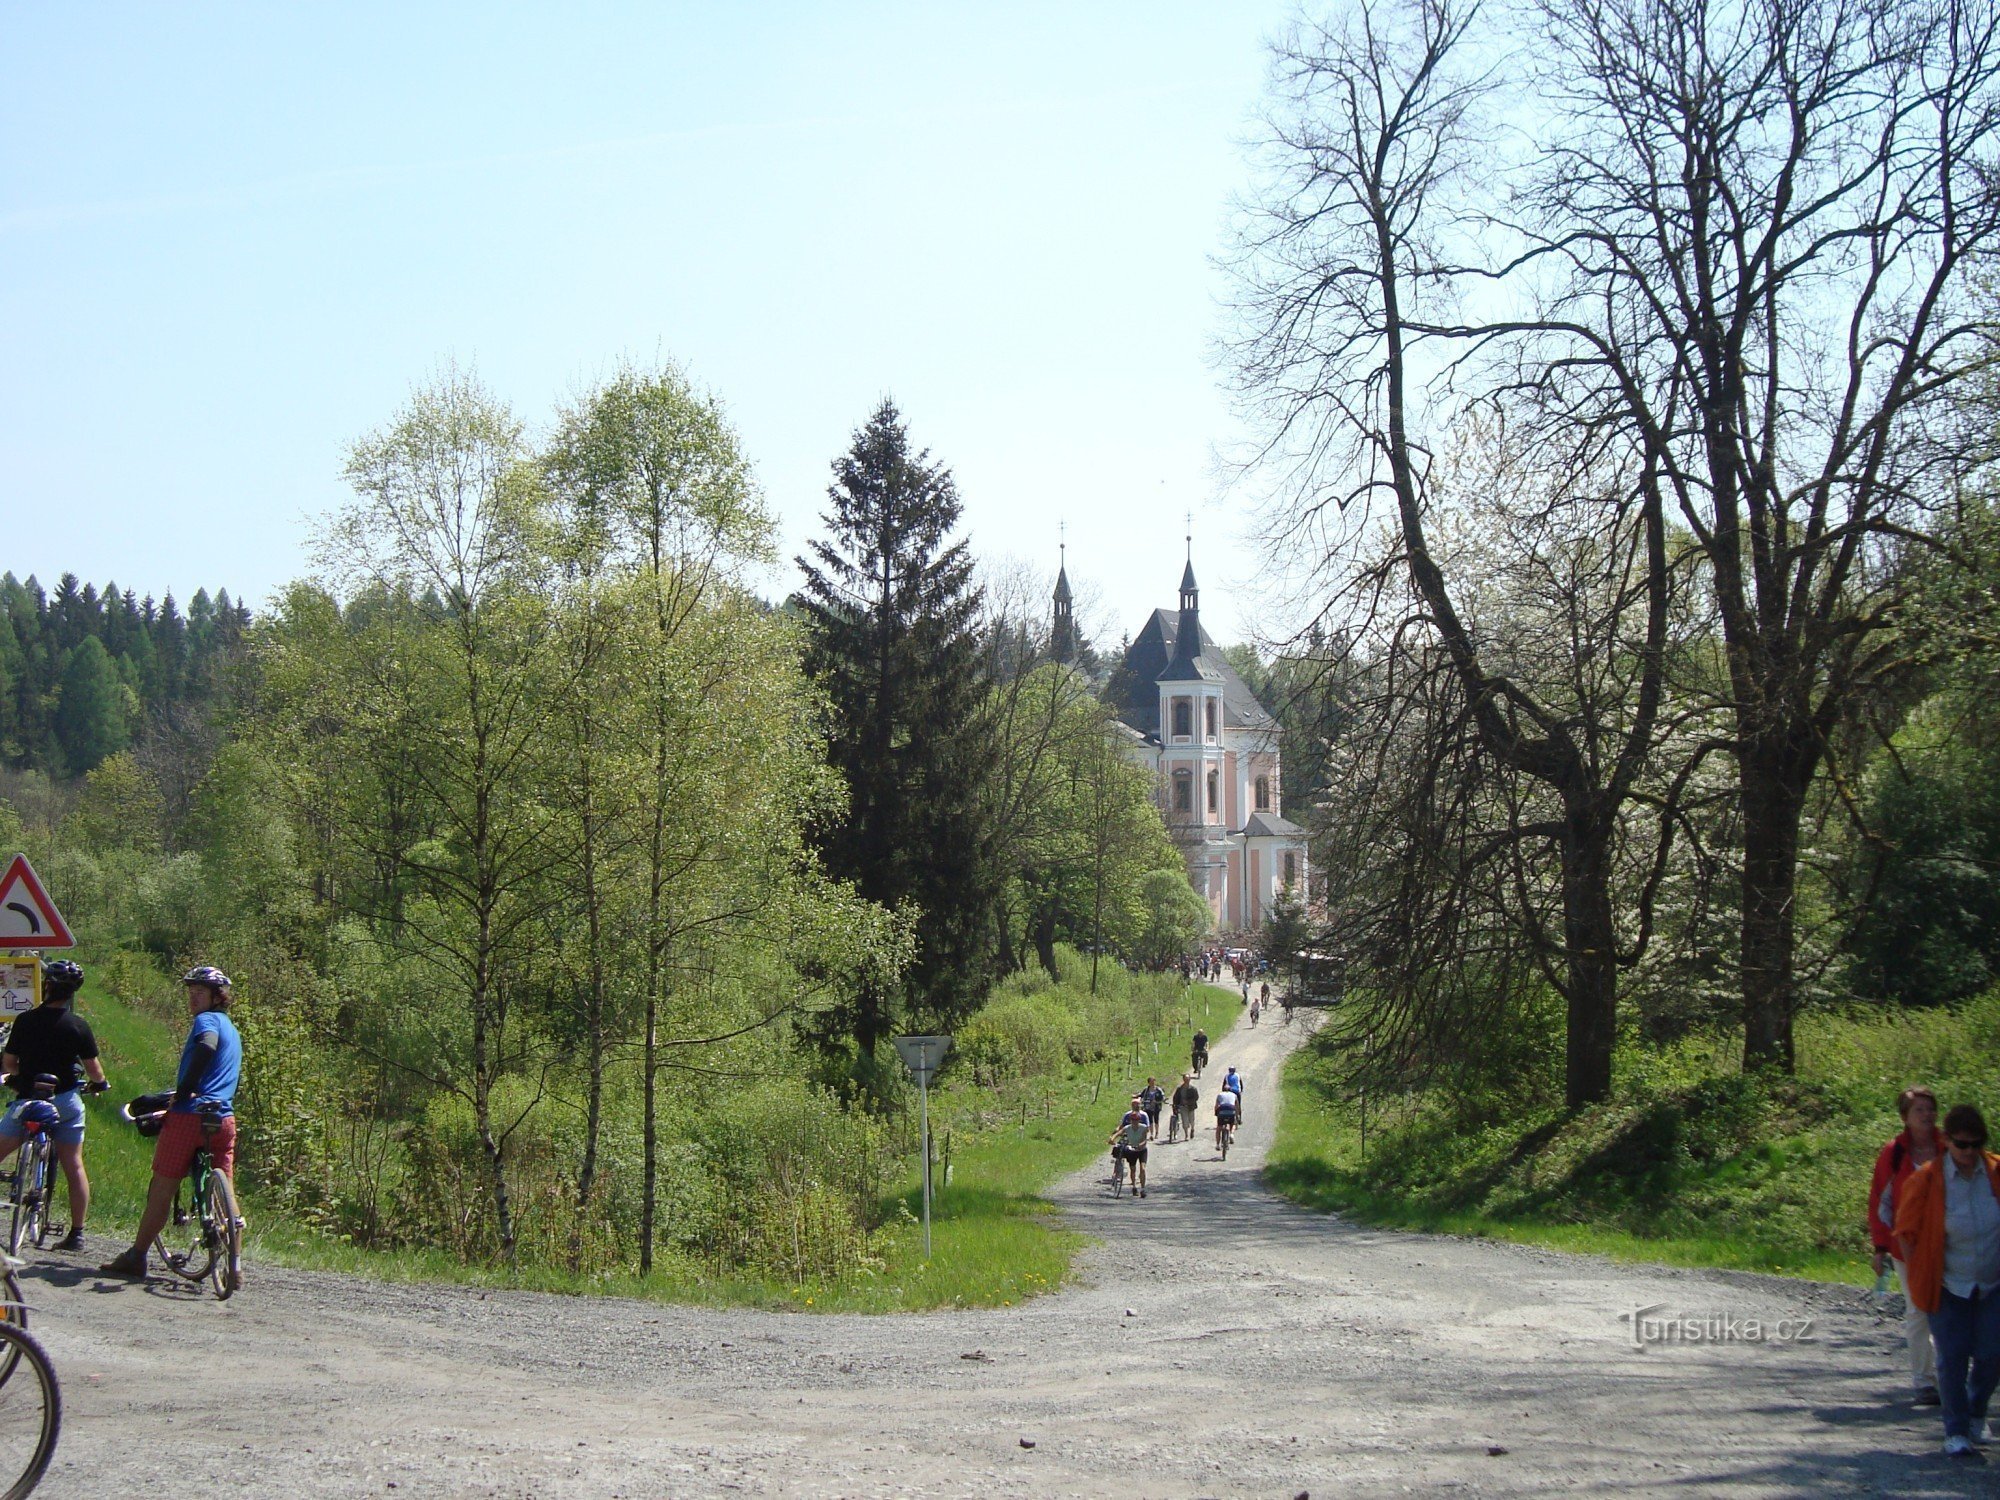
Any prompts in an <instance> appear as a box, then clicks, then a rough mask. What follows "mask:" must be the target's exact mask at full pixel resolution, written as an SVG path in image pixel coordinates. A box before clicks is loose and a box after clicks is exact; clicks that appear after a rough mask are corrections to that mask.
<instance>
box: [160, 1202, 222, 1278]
mask: <svg viewBox="0 0 2000 1500" xmlns="http://www.w3.org/2000/svg"><path fill="white" fill-rule="evenodd" d="M176 1207H178V1205H176ZM175 1217H176V1219H179V1215H178V1214H176V1216H175ZM218 1248H219V1247H218V1245H217V1244H216V1242H215V1241H214V1240H213V1239H212V1238H211V1236H210V1232H209V1226H208V1224H207V1222H206V1221H205V1219H204V1216H203V1215H202V1214H200V1213H190V1214H189V1215H188V1216H187V1217H186V1218H185V1219H179V1222H175V1220H171V1219H170V1220H169V1221H168V1222H167V1227H166V1228H165V1229H162V1230H161V1231H160V1237H159V1238H158V1239H156V1240H154V1241H153V1249H154V1250H155V1251H157V1252H158V1254H159V1257H160V1264H161V1265H163V1266H165V1267H166V1268H167V1270H168V1271H169V1272H171V1273H172V1274H173V1275H175V1276H178V1277H180V1278H181V1280H183V1281H193V1282H202V1281H206V1280H207V1279H208V1273H209V1272H210V1271H212V1270H213V1269H214V1268H215V1256H216V1251H217V1249H218Z"/></svg>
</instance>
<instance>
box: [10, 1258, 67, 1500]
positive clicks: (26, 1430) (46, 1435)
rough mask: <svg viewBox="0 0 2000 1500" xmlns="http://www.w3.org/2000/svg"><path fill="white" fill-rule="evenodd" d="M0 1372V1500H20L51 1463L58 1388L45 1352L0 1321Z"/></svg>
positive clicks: (57, 1417) (57, 1424)
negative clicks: (2, 1372)
mask: <svg viewBox="0 0 2000 1500" xmlns="http://www.w3.org/2000/svg"><path fill="white" fill-rule="evenodd" d="M10 1274H11V1271H10ZM0 1368H4V1370H5V1371H6V1374H5V1375H4V1376H0V1484H5V1485H6V1486H7V1488H6V1489H4V1490H0V1500H21V1497H23V1496H25V1495H28V1494H30V1493H32V1492H33V1490H34V1488H35V1486H36V1485H38V1484H40V1483H41V1482H42V1476H43V1475H44V1474H45V1473H47V1472H48V1467H49V1460H50V1459H52V1458H54V1457H55V1452H56V1435H57V1434H58V1433H59V1432H60V1431H61V1430H62V1387H61V1386H59V1385H58V1384H57V1383H56V1367H55V1365H54V1364H53V1363H52V1362H51V1361H50V1359H49V1356H48V1351H47V1350H45V1349H44V1348H42V1346H41V1345H40V1344H39V1343H37V1342H36V1341H35V1339H34V1338H33V1337H32V1336H31V1335H29V1333H28V1332H27V1330H25V1329H24V1328H22V1327H21V1326H20V1325H19V1324H18V1323H15V1322H13V1321H12V1320H10V1319H0Z"/></svg>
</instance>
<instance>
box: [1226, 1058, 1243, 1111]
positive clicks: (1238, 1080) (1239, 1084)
mask: <svg viewBox="0 0 2000 1500" xmlns="http://www.w3.org/2000/svg"><path fill="white" fill-rule="evenodd" d="M1222 1086H1223V1087H1224V1088H1226V1089H1228V1090H1229V1092H1230V1093H1232V1094H1234V1095H1235V1096H1236V1123H1237V1124H1238V1125H1241V1124H1242V1123H1243V1075H1242V1074H1241V1073H1238V1072H1237V1071H1236V1069H1235V1068H1233V1067H1232V1068H1230V1069H1229V1070H1228V1071H1227V1072H1225V1073H1224V1074H1223V1075H1222Z"/></svg>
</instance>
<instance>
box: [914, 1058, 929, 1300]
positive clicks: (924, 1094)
mask: <svg viewBox="0 0 2000 1500" xmlns="http://www.w3.org/2000/svg"><path fill="white" fill-rule="evenodd" d="M917 1099H918V1101H919V1102H918V1106H917V1107H918V1109H919V1111H920V1112H921V1113H922V1115H923V1122H924V1125H923V1133H924V1259H925V1260H929V1259H930V1258H931V1084H930V1075H929V1074H928V1073H926V1074H925V1075H924V1076H923V1077H922V1078H920V1079H918V1080H917Z"/></svg>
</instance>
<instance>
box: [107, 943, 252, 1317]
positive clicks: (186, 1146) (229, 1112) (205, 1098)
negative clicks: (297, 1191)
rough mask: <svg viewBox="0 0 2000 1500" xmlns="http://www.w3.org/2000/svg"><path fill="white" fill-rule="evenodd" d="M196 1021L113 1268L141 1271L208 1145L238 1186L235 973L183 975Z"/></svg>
mask: <svg viewBox="0 0 2000 1500" xmlns="http://www.w3.org/2000/svg"><path fill="white" fill-rule="evenodd" d="M181 983H182V984H184V985H186V986H187V997H188V1013H189V1014H190V1015H191V1016H192V1017H193V1018H194V1024H193V1025H192V1026H191V1027H190V1028H189V1029H188V1038H187V1042H186V1043H185V1045H183V1046H182V1048H181V1070H180V1078H179V1081H178V1082H177V1083H176V1084H175V1086H174V1099H173V1103H172V1104H170V1105H168V1106H167V1109H166V1118H165V1119H164V1120H163V1121H162V1123H161V1126H160V1137H159V1140H158V1141H156V1142H155V1143H154V1146H153V1180H152V1183H151V1184H150V1185H149V1186H148V1187H147V1189H146V1211H145V1213H144V1214H143V1215H142V1216H141V1217H140V1219H139V1236H138V1238H137V1239H136V1240H134V1241H133V1242H132V1248H131V1249H129V1250H127V1251H125V1252H124V1253H123V1254H121V1255H119V1256H118V1257H117V1258H116V1259H115V1260H112V1261H111V1262H109V1263H108V1264H107V1265H105V1266H104V1267H103V1269H104V1271H105V1272H106V1273H107V1274H109V1275H113V1276H131V1277H135V1278H136V1277H143V1276H144V1275H145V1274H146V1252H147V1251H148V1250H150V1249H151V1248H152V1246H153V1241H154V1240H155V1239H157V1238H158V1237H159V1233H160V1231H161V1230H162V1229H164V1228H166V1224H167V1218H168V1216H169V1215H170V1214H172V1213H173V1210H174V1189H175V1187H176V1185H177V1184H179V1182H180V1180H181V1179H182V1178H183V1177H185V1176H187V1174H188V1171H189V1169H190V1168H192V1167H193V1166H194V1154H195V1152H196V1150H198V1149H199V1148H200V1147H202V1146H204V1145H205V1146H207V1147H208V1156H209V1164H210V1166H211V1167H212V1168H213V1169H214V1170H215V1171H218V1172H220V1173H222V1174H223V1175H224V1176H226V1177H228V1178H229V1179H230V1185H231V1186H232V1187H233V1186H235V1167H236V1081H237V1079H238V1078H239V1077H240V1076H241V1074H242V1071H243V1040H242V1038H241V1037H239V1036H238V1035H237V1034H236V1024H235V1023H234V1022H233V1021H231V1020H230V1019H229V998H230V997H229V976H228V975H227V974H225V973H223V972H222V970H220V969H218V968H215V967H213V966H211V965H208V964H204V965H202V966H201V967H200V968H197V969H190V970H189V971H188V972H187V974H186V975H185V976H183V977H182V979H181Z"/></svg>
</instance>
